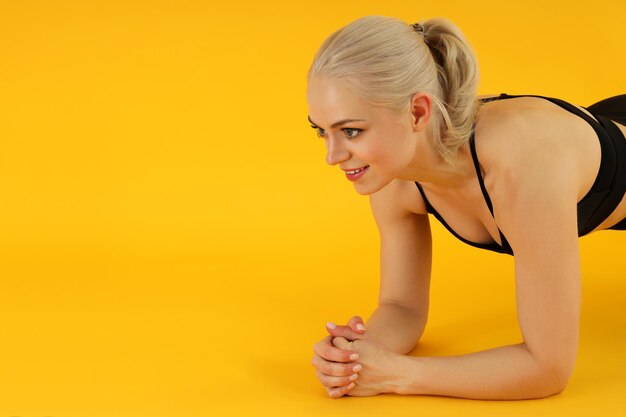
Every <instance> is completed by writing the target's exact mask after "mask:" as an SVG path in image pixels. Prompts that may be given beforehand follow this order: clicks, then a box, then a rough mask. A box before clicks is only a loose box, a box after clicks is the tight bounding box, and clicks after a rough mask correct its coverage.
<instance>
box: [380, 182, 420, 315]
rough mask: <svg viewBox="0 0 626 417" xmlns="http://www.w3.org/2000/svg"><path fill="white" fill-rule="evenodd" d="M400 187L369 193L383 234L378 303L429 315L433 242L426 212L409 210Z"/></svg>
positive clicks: (381, 235) (381, 238)
mask: <svg viewBox="0 0 626 417" xmlns="http://www.w3.org/2000/svg"><path fill="white" fill-rule="evenodd" d="M398 191H399V190H398V189H397V188H395V187H390V186H387V187H385V188H383V189H382V190H380V191H379V192H377V193H374V194H372V195H371V196H370V204H371V208H372V213H373V214H374V218H375V220H376V225H377V227H378V231H379V234H380V295H379V303H380V304H383V303H393V304H398V305H401V306H404V307H408V308H410V309H412V310H414V311H415V312H416V313H417V314H418V315H420V316H421V317H427V315H428V302H429V289H430V272H431V261H432V254H431V253H432V241H431V234H430V224H429V221H428V215H427V214H416V213H413V212H410V211H409V210H408V209H407V208H406V207H405V206H404V204H402V203H401V199H400V198H398Z"/></svg>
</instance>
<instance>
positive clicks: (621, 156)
mask: <svg viewBox="0 0 626 417" xmlns="http://www.w3.org/2000/svg"><path fill="white" fill-rule="evenodd" d="M514 97H539V98H543V99H546V100H549V101H551V102H552V103H554V104H557V105H558V106H560V107H562V108H564V109H565V110H568V111H569V112H571V113H574V114H576V115H578V116H580V117H582V118H583V119H584V120H585V121H586V122H587V123H589V124H590V125H591V127H593V129H594V131H595V132H596V133H597V135H598V139H599V141H600V148H601V162H600V169H599V171H598V175H597V177H596V179H595V181H594V183H593V185H592V186H591V189H590V190H589V191H588V192H587V194H586V195H585V196H584V197H583V198H582V199H581V200H580V201H579V202H578V205H577V209H578V210H577V211H578V236H584V235H586V234H588V233H589V232H591V231H592V230H594V229H595V228H596V227H598V225H600V224H601V223H602V222H603V221H604V220H605V219H606V218H607V217H608V216H609V215H610V214H611V213H612V212H613V210H615V208H616V207H617V206H618V205H619V203H620V201H621V200H622V197H623V196H624V192H625V191H626V138H624V135H623V134H622V132H621V130H620V129H619V128H618V127H617V126H616V125H615V123H614V122H613V121H612V120H611V119H609V118H606V117H604V116H600V115H597V114H594V113H593V112H591V111H590V113H591V114H592V115H593V116H594V117H595V118H596V119H597V120H598V121H596V120H594V119H593V118H591V117H589V115H588V114H586V113H585V112H583V111H581V110H580V109H579V108H578V107H576V106H574V105H572V104H570V103H567V102H565V101H563V100H561V99H558V98H552V97H544V96H538V95H509V94H506V93H502V94H500V95H499V96H497V97H489V98H482V99H480V101H481V102H483V103H484V102H488V101H493V100H501V99H508V98H514ZM583 108H584V109H586V110H587V111H589V109H587V108H586V107H583ZM474 142H475V141H474V129H472V134H471V136H470V139H469V145H470V151H471V154H472V160H473V161H474V168H475V169H476V175H477V177H478V182H479V184H480V189H481V191H482V193H483V196H484V198H485V202H486V204H487V207H488V208H489V212H490V213H491V215H492V216H493V205H492V204H491V199H490V198H489V194H488V193H487V189H486V188H485V183H484V181H483V176H482V173H481V171H480V163H479V162H478V155H477V154H476V145H475V143H474ZM415 185H416V186H417V188H418V190H419V192H420V194H421V195H422V198H423V199H424V203H425V204H426V210H427V211H428V213H431V214H433V215H434V216H435V217H436V218H437V220H439V221H440V222H441V224H443V226H444V227H445V228H446V229H447V230H448V231H449V232H450V233H452V234H453V235H454V236H456V237H457V238H458V239H459V240H461V241H463V242H465V243H467V244H468V245H471V246H474V247H477V248H480V249H487V250H490V251H494V252H498V253H506V254H509V255H513V249H512V248H511V245H510V244H509V242H508V241H507V239H506V237H505V236H504V234H503V233H502V231H501V230H500V228H498V232H499V234H500V241H501V242H502V245H498V243H497V242H491V243H480V242H472V241H470V240H467V239H465V238H464V237H462V236H460V235H459V234H458V233H456V232H455V231H454V230H453V229H452V228H451V227H450V226H449V225H448V223H446V221H445V220H444V219H443V217H441V215H440V214H439V213H438V212H437V210H435V208H434V207H433V206H432V205H431V204H430V202H429V201H428V198H426V195H425V194H424V189H423V188H422V186H421V185H420V184H419V183H418V182H417V181H415ZM618 224H621V223H618ZM616 226H618V225H615V226H613V227H610V228H609V229H613V228H615V229H617V228H618V227H616ZM620 230H621V228H620Z"/></svg>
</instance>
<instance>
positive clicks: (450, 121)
mask: <svg viewBox="0 0 626 417" xmlns="http://www.w3.org/2000/svg"><path fill="white" fill-rule="evenodd" d="M420 24H421V26H422V27H423V32H420V31H418V30H416V29H415V28H414V27H413V26H412V25H409V24H407V23H405V22H403V21H401V20H399V19H395V18H390V17H383V16H367V17H363V18H360V19H358V20H356V21H354V22H352V23H350V24H348V25H347V26H345V27H343V28H341V29H339V30H338V31H336V32H335V33H333V34H332V35H330V36H329V37H328V38H327V39H326V40H325V41H324V43H323V44H322V46H321V47H320V49H319V51H318V52H317V54H316V55H315V58H314V60H313V64H312V65H311V68H310V69H309V73H308V77H309V78H310V77H311V76H318V77H329V78H333V79H339V80H342V81H345V82H346V85H348V86H349V87H352V88H353V89H354V90H355V91H356V92H357V93H358V94H360V95H361V96H362V97H364V98H365V99H366V100H367V101H368V102H370V103H372V104H375V105H383V106H386V107H387V108H389V109H391V110H393V111H396V112H400V111H402V110H404V109H407V108H408V107H407V106H408V105H409V103H410V98H411V97H412V95H413V94H414V93H416V92H425V93H428V94H429V95H430V97H431V99H432V102H433V115H432V116H433V117H431V120H430V123H429V129H430V134H431V136H432V138H433V140H434V145H435V147H436V149H437V150H438V151H439V154H440V155H441V156H442V157H443V159H444V160H446V161H448V162H451V160H452V158H453V157H454V156H455V155H456V153H457V151H458V149H459V148H460V147H461V146H463V145H464V144H465V143H467V141H468V140H469V138H470V136H471V134H472V131H473V127H474V120H475V117H476V113H477V111H478V108H479V106H480V101H479V100H478V99H477V97H476V89H477V87H478V78H479V77H478V63H477V61H476V57H475V55H474V52H473V51H472V49H471V47H470V45H469V44H468V42H467V41H466V39H465V37H464V36H463V34H462V33H461V31H460V30H459V28H458V27H457V26H456V25H454V24H453V23H452V22H451V21H449V20H447V19H443V18H432V19H429V20H426V21H423V22H420Z"/></svg>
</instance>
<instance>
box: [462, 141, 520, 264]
mask: <svg viewBox="0 0 626 417" xmlns="http://www.w3.org/2000/svg"><path fill="white" fill-rule="evenodd" d="M469 144H470V150H471V152H472V160H473V161H474V168H475V169H476V176H477V177H478V183H479V184H480V190H481V191H482V193H483V197H485V202H486V203H487V207H488V208H489V212H490V213H491V216H492V217H493V218H494V220H495V216H494V214H493V204H491V198H489V193H487V188H486V187H485V182H484V181H483V174H482V173H481V172H480V165H479V163H478V155H477V154H476V144H475V143H474V132H472V134H471V136H470V140H469ZM496 227H497V225H496ZM498 233H500V242H502V243H501V246H502V249H504V250H505V251H506V252H507V253H511V254H512V253H513V249H512V248H511V245H509V241H508V240H506V238H505V237H504V235H503V234H502V231H501V230H500V228H499V227H498Z"/></svg>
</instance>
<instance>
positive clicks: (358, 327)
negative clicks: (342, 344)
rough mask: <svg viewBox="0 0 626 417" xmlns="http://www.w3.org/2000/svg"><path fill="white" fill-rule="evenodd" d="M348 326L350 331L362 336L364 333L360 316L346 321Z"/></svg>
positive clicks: (363, 325) (363, 323)
mask: <svg viewBox="0 0 626 417" xmlns="http://www.w3.org/2000/svg"><path fill="white" fill-rule="evenodd" d="M348 326H349V327H350V328H351V329H352V331H354V332H356V333H359V334H363V333H365V322H364V321H363V319H362V318H361V316H353V317H352V318H351V319H350V320H349V321H348Z"/></svg>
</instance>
